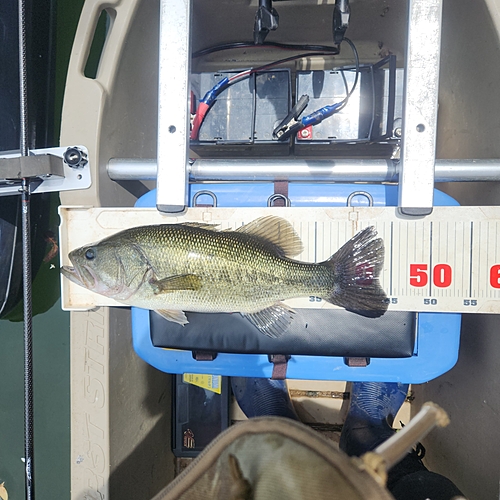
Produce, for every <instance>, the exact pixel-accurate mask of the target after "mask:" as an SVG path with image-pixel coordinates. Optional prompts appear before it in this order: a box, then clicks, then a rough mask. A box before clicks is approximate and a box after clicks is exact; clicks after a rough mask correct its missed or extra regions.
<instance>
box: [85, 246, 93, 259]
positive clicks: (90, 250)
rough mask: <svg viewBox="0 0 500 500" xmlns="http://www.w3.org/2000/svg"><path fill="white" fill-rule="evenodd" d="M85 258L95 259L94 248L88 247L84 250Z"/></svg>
mask: <svg viewBox="0 0 500 500" xmlns="http://www.w3.org/2000/svg"><path fill="white" fill-rule="evenodd" d="M85 258H86V259H87V260H93V259H95V250H94V249H93V248H89V249H88V250H87V251H86V252H85Z"/></svg>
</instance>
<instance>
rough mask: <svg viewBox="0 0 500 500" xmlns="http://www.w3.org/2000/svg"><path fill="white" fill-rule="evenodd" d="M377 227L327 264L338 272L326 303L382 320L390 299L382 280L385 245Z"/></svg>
mask: <svg viewBox="0 0 500 500" xmlns="http://www.w3.org/2000/svg"><path fill="white" fill-rule="evenodd" d="M376 235H377V231H376V230H375V228H374V227H373V226H370V227H367V228H366V229H363V230H362V231H360V232H359V233H358V234H356V235H355V236H354V237H353V238H351V239H350V240H349V241H348V242H347V243H345V244H344V245H343V246H342V247H341V248H340V249H339V250H338V251H337V252H336V253H335V254H334V255H332V256H331V257H330V258H329V259H328V260H327V261H325V262H324V263H323V264H324V265H326V266H328V267H329V268H330V269H331V270H332V271H333V272H334V282H335V285H334V287H333V289H332V292H331V294H330V296H329V297H324V298H325V300H327V301H328V302H331V303H332V304H335V305H337V306H340V307H344V308H345V309H347V310H348V311H352V312H355V313H357V314H361V315H362V316H366V317H369V318H378V317H379V316H382V315H383V314H384V313H385V311H387V307H388V304H387V302H388V301H387V297H386V295H385V292H384V290H382V288H381V286H380V283H379V280H378V276H379V274H380V271H381V270H382V266H383V265H384V242H383V240H382V239H381V238H375V236H376Z"/></svg>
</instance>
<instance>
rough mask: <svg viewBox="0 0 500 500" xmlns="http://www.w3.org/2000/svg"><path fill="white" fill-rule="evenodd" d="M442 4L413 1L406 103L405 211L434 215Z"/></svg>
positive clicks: (437, 0) (403, 150) (401, 177)
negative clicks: (432, 212)
mask: <svg viewBox="0 0 500 500" xmlns="http://www.w3.org/2000/svg"><path fill="white" fill-rule="evenodd" d="M442 3H443V2H442V0H410V1H409V5H408V39H407V49H406V57H405V61H406V70H405V85H404V91H403V95H404V104H403V134H402V141H401V170H400V175H399V207H400V210H401V212H402V213H404V214H406V215H426V214H429V213H430V212H431V211H432V206H433V201H434V199H433V197H434V182H435V179H434V174H435V159H436V134H437V112H438V92H439V62H440V52H441V17H442Z"/></svg>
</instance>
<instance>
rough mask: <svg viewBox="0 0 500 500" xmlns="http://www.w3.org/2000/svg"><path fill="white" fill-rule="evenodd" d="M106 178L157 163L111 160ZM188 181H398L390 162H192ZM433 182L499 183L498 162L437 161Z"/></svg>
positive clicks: (151, 174) (147, 170) (147, 176)
mask: <svg viewBox="0 0 500 500" xmlns="http://www.w3.org/2000/svg"><path fill="white" fill-rule="evenodd" d="M108 175H109V177H110V178H111V179H113V180H115V181H121V180H155V179H156V160H142V159H141V160H137V159H128V158H113V159H111V160H110V161H109V163H108ZM189 178H190V181H191V182H209V181H233V182H242V181H243V182H246V181H255V182H271V181H274V180H288V181H293V182H308V181H311V182H398V178H399V163H398V162H397V161H392V160H295V159H293V160H284V159H271V160H254V159H252V160H195V161H194V162H192V163H191V164H190V165H189ZM435 181H436V182H494V181H500V160H497V159H491V160H436V170H435Z"/></svg>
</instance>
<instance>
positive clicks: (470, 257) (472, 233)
mask: <svg viewBox="0 0 500 500" xmlns="http://www.w3.org/2000/svg"><path fill="white" fill-rule="evenodd" d="M473 249H474V222H473V221H471V223H470V255H469V259H470V263H469V265H470V279H469V297H470V298H472V266H473V265H474V261H473V259H472V257H473Z"/></svg>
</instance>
